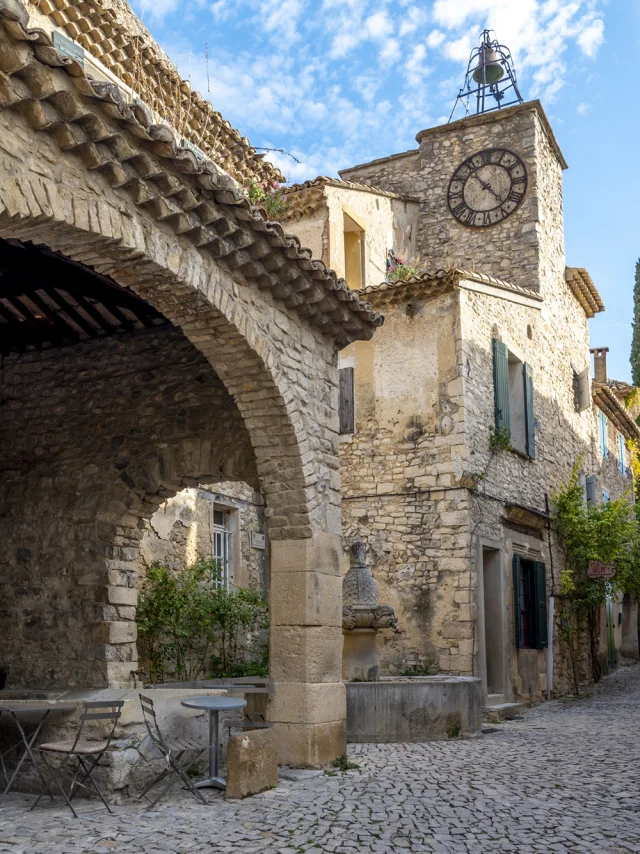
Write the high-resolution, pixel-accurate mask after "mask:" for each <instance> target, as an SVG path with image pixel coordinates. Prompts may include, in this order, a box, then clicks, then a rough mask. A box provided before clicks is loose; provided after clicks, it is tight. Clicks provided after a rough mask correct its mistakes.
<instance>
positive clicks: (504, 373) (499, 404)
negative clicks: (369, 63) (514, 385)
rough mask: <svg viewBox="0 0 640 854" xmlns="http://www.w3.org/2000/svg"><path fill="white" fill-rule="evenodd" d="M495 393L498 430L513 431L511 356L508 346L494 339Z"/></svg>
mask: <svg viewBox="0 0 640 854" xmlns="http://www.w3.org/2000/svg"><path fill="white" fill-rule="evenodd" d="M493 393H494V404H495V415H496V430H502V428H503V427H506V428H507V430H510V429H511V422H510V419H509V354H508V352H507V347H506V344H503V343H502V341H498V339H497V338H494V339H493Z"/></svg>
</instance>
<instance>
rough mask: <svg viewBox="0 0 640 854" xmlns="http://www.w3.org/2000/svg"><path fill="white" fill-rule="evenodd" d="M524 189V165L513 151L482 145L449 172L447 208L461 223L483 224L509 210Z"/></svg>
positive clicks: (483, 226) (489, 223)
mask: <svg viewBox="0 0 640 854" xmlns="http://www.w3.org/2000/svg"><path fill="white" fill-rule="evenodd" d="M526 191H527V169H526V167H525V165H524V163H523V162H522V160H521V159H520V158H519V157H518V155H517V154H514V153H513V151H508V150H507V149H506V148H485V149H484V151H478V152H477V154H472V155H471V157H467V159H466V160H465V161H464V163H462V164H461V165H460V166H458V168H457V169H456V171H455V172H454V173H453V177H452V178H451V181H450V182H449V190H448V194H447V198H448V202H449V210H450V211H451V213H452V214H453V215H454V217H455V218H456V219H457V220H458V222H461V223H462V224H463V225H468V226H470V227H471V228H486V227H487V226H490V225H496V223H499V222H502V220H503V219H505V218H506V217H508V216H509V214H512V213H513V212H514V211H515V209H516V208H517V207H518V206H519V205H520V203H521V202H522V200H523V199H524V195H525V193H526Z"/></svg>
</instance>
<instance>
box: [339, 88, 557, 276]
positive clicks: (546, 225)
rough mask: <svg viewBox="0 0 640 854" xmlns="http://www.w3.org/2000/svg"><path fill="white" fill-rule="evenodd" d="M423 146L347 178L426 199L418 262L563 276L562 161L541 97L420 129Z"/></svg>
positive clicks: (432, 268) (350, 171)
mask: <svg viewBox="0 0 640 854" xmlns="http://www.w3.org/2000/svg"><path fill="white" fill-rule="evenodd" d="M416 139H417V141H418V143H419V146H420V147H419V148H418V149H417V150H412V151H407V152H405V153H404V154H396V155H393V156H391V157H387V158H382V159H381V160H375V161H372V162H371V163H367V164H363V165H362V166H356V167H354V168H352V169H346V170H344V171H342V172H341V173H340V174H341V176H342V177H343V178H344V179H345V180H349V181H357V182H360V183H365V184H369V185H372V186H376V187H380V188H381V189H383V190H391V191H394V192H400V193H403V194H406V195H410V196H415V197H416V198H418V199H419V200H420V217H419V220H418V234H417V240H416V246H417V254H418V256H419V265H420V267H421V268H423V269H425V270H428V271H430V272H433V271H435V270H437V269H438V268H441V267H460V268H463V269H471V270H477V271H478V272H482V273H487V274H490V275H492V276H495V277H496V278H499V279H504V280H506V281H509V282H511V283H512V284H516V285H522V286H524V287H528V288H534V289H536V290H538V291H540V292H544V290H545V288H546V287H553V285H554V283H556V284H557V282H558V281H561V280H562V279H563V277H564V269H565V259H564V228H563V217H562V170H563V169H566V166H567V164H566V162H565V160H564V157H563V156H562V152H561V151H560V148H559V146H558V143H557V141H556V139H555V137H554V135H553V131H552V129H551V126H550V124H549V121H548V119H547V117H546V115H545V113H544V110H543V109H542V105H541V104H540V102H539V101H529V102H527V103H524V104H518V105H516V106H513V107H507V108H505V109H502V110H496V111H495V112H491V113H483V114H480V115H475V116H470V117H468V118H465V119H461V120H460V121H457V122H452V123H450V124H446V125H440V126H438V127H434V128H429V129H428V130H423V131H420V133H419V134H418V135H417V137H416Z"/></svg>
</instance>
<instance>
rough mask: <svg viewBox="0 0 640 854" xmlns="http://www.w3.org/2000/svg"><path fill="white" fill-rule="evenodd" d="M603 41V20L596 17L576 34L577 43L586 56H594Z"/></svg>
mask: <svg viewBox="0 0 640 854" xmlns="http://www.w3.org/2000/svg"><path fill="white" fill-rule="evenodd" d="M603 41H604V21H601V20H600V19H596V20H595V21H593V22H592V23H591V24H589V25H588V26H587V27H586V29H584V30H583V31H582V32H581V33H580V34H579V35H578V44H579V45H580V47H581V48H582V50H583V51H584V53H586V55H587V56H591V57H593V56H595V55H596V53H597V52H598V48H599V47H600V45H601V44H602V42H603Z"/></svg>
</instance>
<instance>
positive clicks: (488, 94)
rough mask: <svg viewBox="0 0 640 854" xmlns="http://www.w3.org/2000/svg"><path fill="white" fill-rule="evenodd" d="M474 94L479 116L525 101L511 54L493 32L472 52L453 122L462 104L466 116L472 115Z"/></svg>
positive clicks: (482, 39)
mask: <svg viewBox="0 0 640 854" xmlns="http://www.w3.org/2000/svg"><path fill="white" fill-rule="evenodd" d="M492 33H493V36H494V38H493V39H492V38H491V34H492ZM474 95H475V100H476V114H478V115H479V114H480V113H490V112H493V110H500V109H501V108H502V107H509V106H511V105H512V104H522V102H523V98H522V95H521V94H520V91H519V89H518V81H517V80H516V70H515V67H514V65H513V59H512V57H511V52H510V51H509V49H508V48H507V47H505V46H504V45H502V44H500V43H499V42H498V40H497V39H496V38H495V32H494V31H493V30H483V31H482V34H481V36H480V44H479V45H478V47H475V48H474V49H473V50H472V51H471V56H470V57H469V64H468V65H467V73H466V75H465V78H464V85H463V87H462V89H460V91H459V92H458V97H457V98H456V102H455V104H454V105H453V109H452V110H451V115H450V116H449V121H451V119H452V118H453V114H454V113H455V111H456V107H457V106H458V104H462V106H463V108H464V111H465V116H468V115H470V113H471V110H470V109H469V104H470V101H471V99H472V97H473V96H474ZM505 96H506V97H508V100H507V101H504V99H505ZM491 98H493V101H494V102H495V103H493V102H492V101H491V100H490V99H491ZM503 102H504V103H503Z"/></svg>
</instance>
